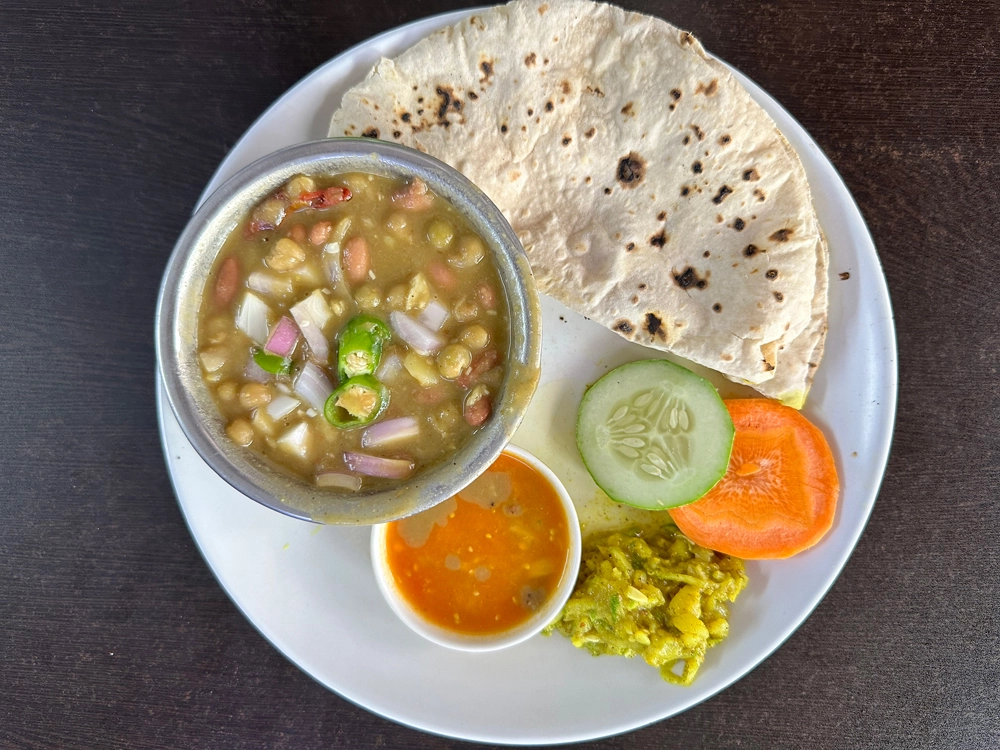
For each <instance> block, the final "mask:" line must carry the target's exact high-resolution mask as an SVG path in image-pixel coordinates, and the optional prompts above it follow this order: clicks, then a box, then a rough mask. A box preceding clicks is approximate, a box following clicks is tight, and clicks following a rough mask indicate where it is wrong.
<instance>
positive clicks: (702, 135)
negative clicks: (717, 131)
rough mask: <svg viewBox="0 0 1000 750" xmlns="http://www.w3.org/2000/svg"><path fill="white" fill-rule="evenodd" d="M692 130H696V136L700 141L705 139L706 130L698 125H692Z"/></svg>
mask: <svg viewBox="0 0 1000 750" xmlns="http://www.w3.org/2000/svg"><path fill="white" fill-rule="evenodd" d="M691 130H693V131H694V134H695V136H696V137H697V138H698V140H699V141H703V140H705V131H704V130H702V129H701V128H699V127H698V126H697V125H692V126H691Z"/></svg>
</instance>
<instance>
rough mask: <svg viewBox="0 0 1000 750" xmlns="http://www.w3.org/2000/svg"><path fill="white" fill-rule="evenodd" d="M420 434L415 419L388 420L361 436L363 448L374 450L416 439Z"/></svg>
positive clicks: (374, 425) (372, 427) (375, 425)
mask: <svg viewBox="0 0 1000 750" xmlns="http://www.w3.org/2000/svg"><path fill="white" fill-rule="evenodd" d="M419 434H420V425H418V424H417V420H416V419H414V418H413V417H399V418H398V419H387V420H386V421H385V422H379V423H378V424H373V425H372V426H371V427H369V428H368V429H367V430H365V431H364V432H363V433H362V434H361V447H362V448H374V447H376V446H379V445H385V444H386V443H394V442H396V441H397V440H404V439H406V438H415V437H417V435H419Z"/></svg>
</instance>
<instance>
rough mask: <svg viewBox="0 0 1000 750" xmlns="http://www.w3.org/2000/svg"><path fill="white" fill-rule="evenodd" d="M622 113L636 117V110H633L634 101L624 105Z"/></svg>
mask: <svg viewBox="0 0 1000 750" xmlns="http://www.w3.org/2000/svg"><path fill="white" fill-rule="evenodd" d="M622 114H623V115H625V116H626V117H635V112H634V111H633V110H632V102H628V103H626V105H625V106H624V107H622Z"/></svg>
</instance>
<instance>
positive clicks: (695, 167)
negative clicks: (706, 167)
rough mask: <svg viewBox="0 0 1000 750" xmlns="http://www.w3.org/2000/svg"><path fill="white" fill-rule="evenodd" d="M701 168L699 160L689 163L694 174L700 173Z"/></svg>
mask: <svg viewBox="0 0 1000 750" xmlns="http://www.w3.org/2000/svg"><path fill="white" fill-rule="evenodd" d="M701 170H702V166H701V162H700V161H696V162H695V163H694V164H692V165H691V171H692V172H694V173H695V174H701Z"/></svg>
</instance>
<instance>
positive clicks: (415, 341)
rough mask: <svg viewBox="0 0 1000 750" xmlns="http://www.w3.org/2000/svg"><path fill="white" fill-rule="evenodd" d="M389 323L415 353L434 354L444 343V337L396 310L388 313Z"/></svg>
mask: <svg viewBox="0 0 1000 750" xmlns="http://www.w3.org/2000/svg"><path fill="white" fill-rule="evenodd" d="M389 323H390V325H392V329H393V330H394V331H395V332H396V334H397V335H398V336H399V337H400V338H401V339H403V341H405V342H406V343H407V344H409V345H410V348H411V349H413V350H414V351H415V352H416V353H417V354H424V355H427V354H434V353H435V352H437V351H438V350H439V349H440V348H441V347H442V346H444V344H445V340H444V338H442V337H441V336H438V335H437V334H436V333H434V331H432V330H431V329H429V328H427V326H425V325H423V324H421V323H418V322H417V321H415V320H414V319H413V318H411V317H410V316H409V315H404V314H403V313H401V312H399V311H398V310H394V311H393V312H391V313H390V314H389Z"/></svg>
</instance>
